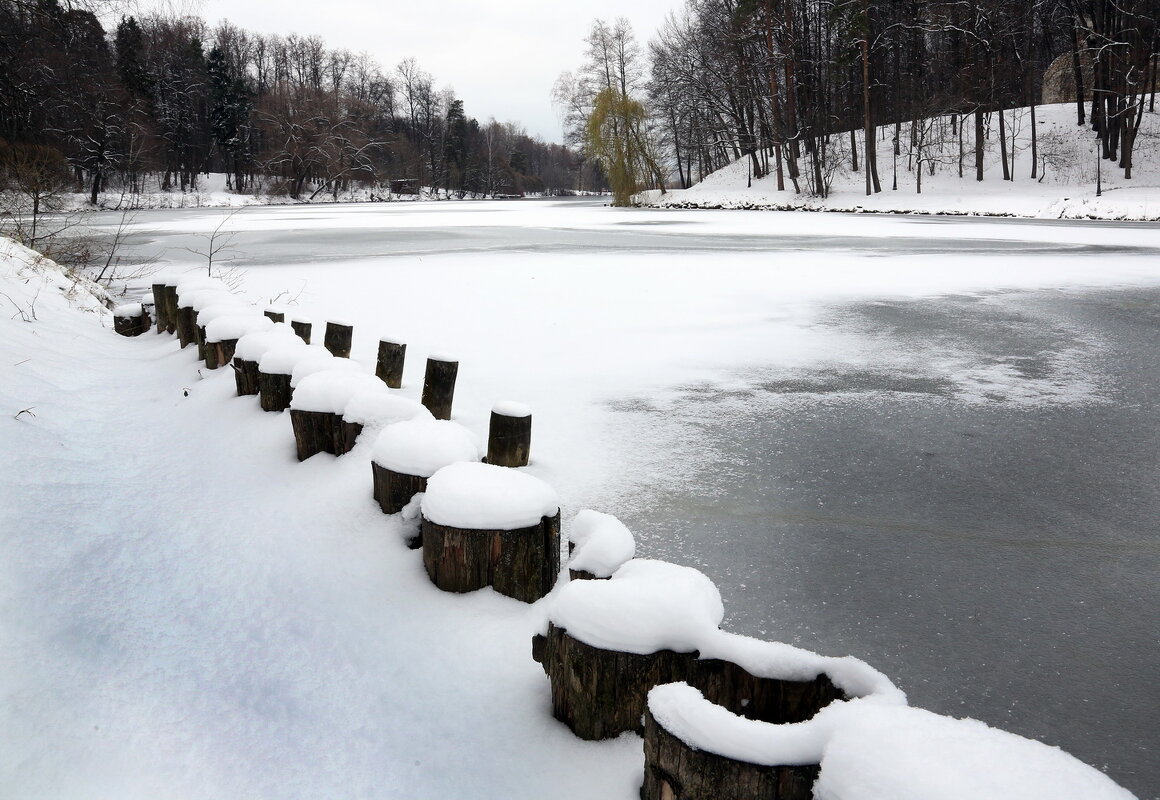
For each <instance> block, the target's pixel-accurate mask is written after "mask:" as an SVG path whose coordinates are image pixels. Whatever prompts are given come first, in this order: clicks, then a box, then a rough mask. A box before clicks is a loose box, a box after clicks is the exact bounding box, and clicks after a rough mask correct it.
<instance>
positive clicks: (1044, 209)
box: [639, 103, 1160, 220]
mask: <svg viewBox="0 0 1160 800" xmlns="http://www.w3.org/2000/svg"><path fill="white" fill-rule="evenodd" d="M969 122H970V120H969V119H968V123H969ZM1007 125H1008V126H1011V127H1008V130H1007V136H1008V139H1010V137H1011V136H1012V129H1013V130H1014V136H1015V169H1014V172H1013V180H1011V181H1004V180H1003V175H1002V162H1001V161H1000V148H999V144H998V126H997V122H996V121H995V118H994V117H992V119H991V123H990V129H989V131H988V138H987V140H986V146H985V163H984V180H983V181H982V182H979V181H976V180H975V173H974V161H973V153H972V152H971V139H970V134H971V131H970V130H968V131H967V134H968V135H967V140H966V144H965V147H966V153H965V156H964V158H965V161H964V176H963V177H962V178H960V177H959V143H958V139H957V138H956V137H955V136H954V135H953V134H952V131H951V127H950V121H949V119H948V118H943V119H940V120H930V121H927V126H926V127H927V130H926V131H925V132H924V136H926V137H927V141H926V142H925V143H924V145H923V148H922V151H921V159H922V163H923V165H924V168H925V172H924V174H923V176H922V186H921V193H919V191H918V188H919V187H918V180H917V175H916V169H915V166H916V164H915V161H916V158H915V156H914V155H913V154H912V153H913V150H912V149H911V138H910V137H911V134H910V126H909V124H904V125H903V126H902V131H901V132H902V147H901V155H899V156H897V157H895V155H894V138H893V137H894V128H893V127H891V126H884V127H881V128H879V129H878V130H879V139H878V142H877V154H878V174H879V178H880V183H881V187H882V192H881V193H879V194H874V195H871V196H869V197H868V196H866V190H865V177H864V173H863V172H861V171H859V172H854V171H852V170H851V169H850V166H851V163H850V157H849V144H848V141H849V140H848V137H846V136H844V135H843V136H835V137H833V138H832V144H833V148H834V149H833V151H832V153H831V157H830V167H831V169H832V171H833V174H832V179H831V180H832V183H831V185H830V193H829V196H828V197H826V198H824V199H823V198H819V197H813V196H807V195H806V194H804V193H803V194H799V195H795V194H794V193H793V186H792V184H791V183H790V182H789V180H788V178H787V179H786V191H781V192H779V191H778V190H777V177H776V175H769V176H766V177H763V178H760V179H756V180H752V185H751V186H750V185H749V184H750V182H751V181H750V166H749V160H748V159H747V158H743V159H741V160H739V161H737V162H734V163H733V164H731V165H730V166H728V167H726V168H724V169H722V170H718V171H717V172H715V173H713V174H712V175H709V176H708V177H706V178H705V180H703V181H701V182H700V183H698V184H697V185H695V186H693V187H691V188H689V189H686V190H675V191H669V192H667V193H666V194H663V195H662V194H660V193H659V192H657V191H650V192H645V193H643V194H642V195H640V196H639V199H640V201H641V203H642V204H644V205H653V206H659V207H668V208H770V209H787V210H788V209H803V210H818V211H866V212H888V213H917V214H979V215H996V216H1016V217H1043V218H1069V219H1085V218H1096V219H1131V220H1154V219H1160V114H1156V113H1147V112H1146V113H1145V114H1144V118H1143V121H1142V123H1141V125H1140V133H1139V138H1138V139H1137V152H1136V158H1135V165H1136V166H1135V167H1134V169H1133V177H1132V179H1131V180H1126V179H1124V177H1123V170H1121V169H1118V168H1117V167H1116V166H1115V163H1114V162H1110V161H1103V162H1102V163H1101V162H1100V160H1099V159H1098V158H1097V157H1096V156H1097V152H1098V151H1097V146H1098V143H1097V140H1096V138H1095V134H1093V133H1092V131H1091V128H1090V127H1088V126H1084V127H1079V126H1077V125H1076V114H1075V105H1074V104H1070V103H1069V104H1061V105H1051V106H1040V107H1038V108H1037V109H1036V126H1037V129H1038V137H1037V142H1036V149H1037V159H1036V162H1037V163H1036V177H1034V178H1033V177H1031V171H1032V170H1031V167H1032V157H1031V156H1032V153H1031V134H1030V131H1031V116H1030V113H1029V110H1028V109H1017V110H1016V111H1014V112H1007ZM857 140H858V146H859V149H861V147H862V137H861V132H859V133H858V134H857ZM908 151H909V152H908ZM1008 158H1010V155H1008ZM770 163H771V164H772V159H771V161H770ZM801 168H802V170H803V172H804V171H805V170H806V169H807V159H806V158H804V157H803V158H802V160H801ZM1097 169H1098V170H1099V172H1100V175H1099V178H1100V180H1101V182H1102V194H1101V196H1099V197H1097V196H1096V179H1097V174H1096V173H1097ZM932 171H933V172H932ZM896 178H897V189H895V188H893V187H894V185H895V179H896ZM802 188H803V192H804V190H805V188H806V182H805V176H804V175H803V178H802Z"/></svg>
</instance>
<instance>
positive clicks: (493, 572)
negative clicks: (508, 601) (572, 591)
mask: <svg viewBox="0 0 1160 800" xmlns="http://www.w3.org/2000/svg"><path fill="white" fill-rule="evenodd" d="M422 531H423V534H422V535H423V566H424V567H426V569H427V575H428V576H430V578H431V582H432V583H434V584H435V585H436V586H438V587H439V588H440V589H442V590H443V591H445V592H473V591H475V590H476V589H482V588H483V587H485V586H491V587H492V588H493V589H495V590H496V591H497V592H499V593H500V594H502V595H506V596H508V597H513V598H515V599H516V600H521V601H523V602H525V603H534V602H536V601H537V600H539V599H540V598H541V597H544V596H545V595H546V594H548V592H550V591H552V587H553V586H554V585H555V583H556V575H557V573H558V572H559V571H560V513H559V512H558V511H557V512H556V515H555V516H553V517H544V518H542V519H541V520H540V523H539V524H538V525H533V526H531V527H528V528H520V529H518V530H511V531H504V530H467V529H464V528H451V527H448V526H445V525H437V524H435V523H434V522H431V521H430V520H428V519H427V518H425V517H424V518H423V522H422Z"/></svg>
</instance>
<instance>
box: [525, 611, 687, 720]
mask: <svg viewBox="0 0 1160 800" xmlns="http://www.w3.org/2000/svg"><path fill="white" fill-rule="evenodd" d="M532 654H533V656H532V657H533V658H535V659H536V661H539V662H540V663H541V664H542V665H543V667H544V672H545V673H547V675H548V678H549V679H550V680H551V683H552V715H553V716H554V717H555V718H556V719H558V720H560V721H561V722H563V723H564V724H565V725H567V726H568V728H569V729H571V731H572V733H574V734H576V735H577V736H579V737H580V738H581V739H587V740H589V741H592V740H597V739H614V738H616V737H617V736H620V735H621V734H622V733H627V732H629V731H633V732H636V733H640V732H641V724H640V718H641V714H642V713H644V709H645V707H646V706H647V705H648V693H649V690H650V689H652V688H653V687H654V686H659V685H660V684H662V683H672V682H673V681H679V680H684V679H685V676H686V674H687V673H688V671H689V661H690V660H691V659H692V658H693V656H694V654H692V653H676V652H674V651H672V650H660V651H658V652H655V653H645V654H643V655H642V654H638V653H622V652H619V651H616V650H603V649H601V648H598V647H593V646H591V645H589V644H585V643H584V642H581V641H580V640H578V639H573V638H572V637H571V636H569V635H568V632H567V631H565V630H564V629H563V628H557V627H556V626H555V625H551V624H549V625H548V634H547V636H542V635H541V636H537V637H535V638H533V640H532Z"/></svg>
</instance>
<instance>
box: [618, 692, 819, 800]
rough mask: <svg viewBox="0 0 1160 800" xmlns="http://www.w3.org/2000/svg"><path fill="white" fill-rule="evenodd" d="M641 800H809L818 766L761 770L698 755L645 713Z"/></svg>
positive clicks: (697, 751) (804, 765) (701, 751)
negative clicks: (715, 799) (697, 799)
mask: <svg viewBox="0 0 1160 800" xmlns="http://www.w3.org/2000/svg"><path fill="white" fill-rule="evenodd" d="M644 764H645V766H644V786H642V787H641V790H640V797H641V800H695V798H703V797H712V798H719V800H811V798H812V797H813V795H814V781H816V780H817V778H818V775H819V774H820V773H821V766H820V765H818V764H802V765H794V766H772V767H771V766H762V765H759V764H749V763H747V762H744V761H736V760H734V759H731V758H726V757H725V756H719V755H717V754H716V753H710V752H708V751H705V750H697V749H694V748H693V747H691V746H689V745H687V744H685V742H683V741H681V739H679V738H678V737H676V736H674V735H673V734H671V733H669V732H668V731H667V730H665V728H664V726H663V725H661V724H659V723H658V722H657V720H656V718H655V717H653V715H652V712H651V711H649V710H648V709H647V708H646V709H645V712H644Z"/></svg>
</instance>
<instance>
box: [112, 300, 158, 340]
mask: <svg viewBox="0 0 1160 800" xmlns="http://www.w3.org/2000/svg"><path fill="white" fill-rule="evenodd" d="M152 326H153V321H152V320H151V319H150V318H149V312H148V310H146V308H145V305H144V304H143V303H126V304H124V305H120V306H117V307H116V308H114V309H113V330H114V331H116V332H117V333H119V334H121V335H122V336H140V335H141V334H143V333H145V331H147V330H149V329H150V328H151V327H152Z"/></svg>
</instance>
